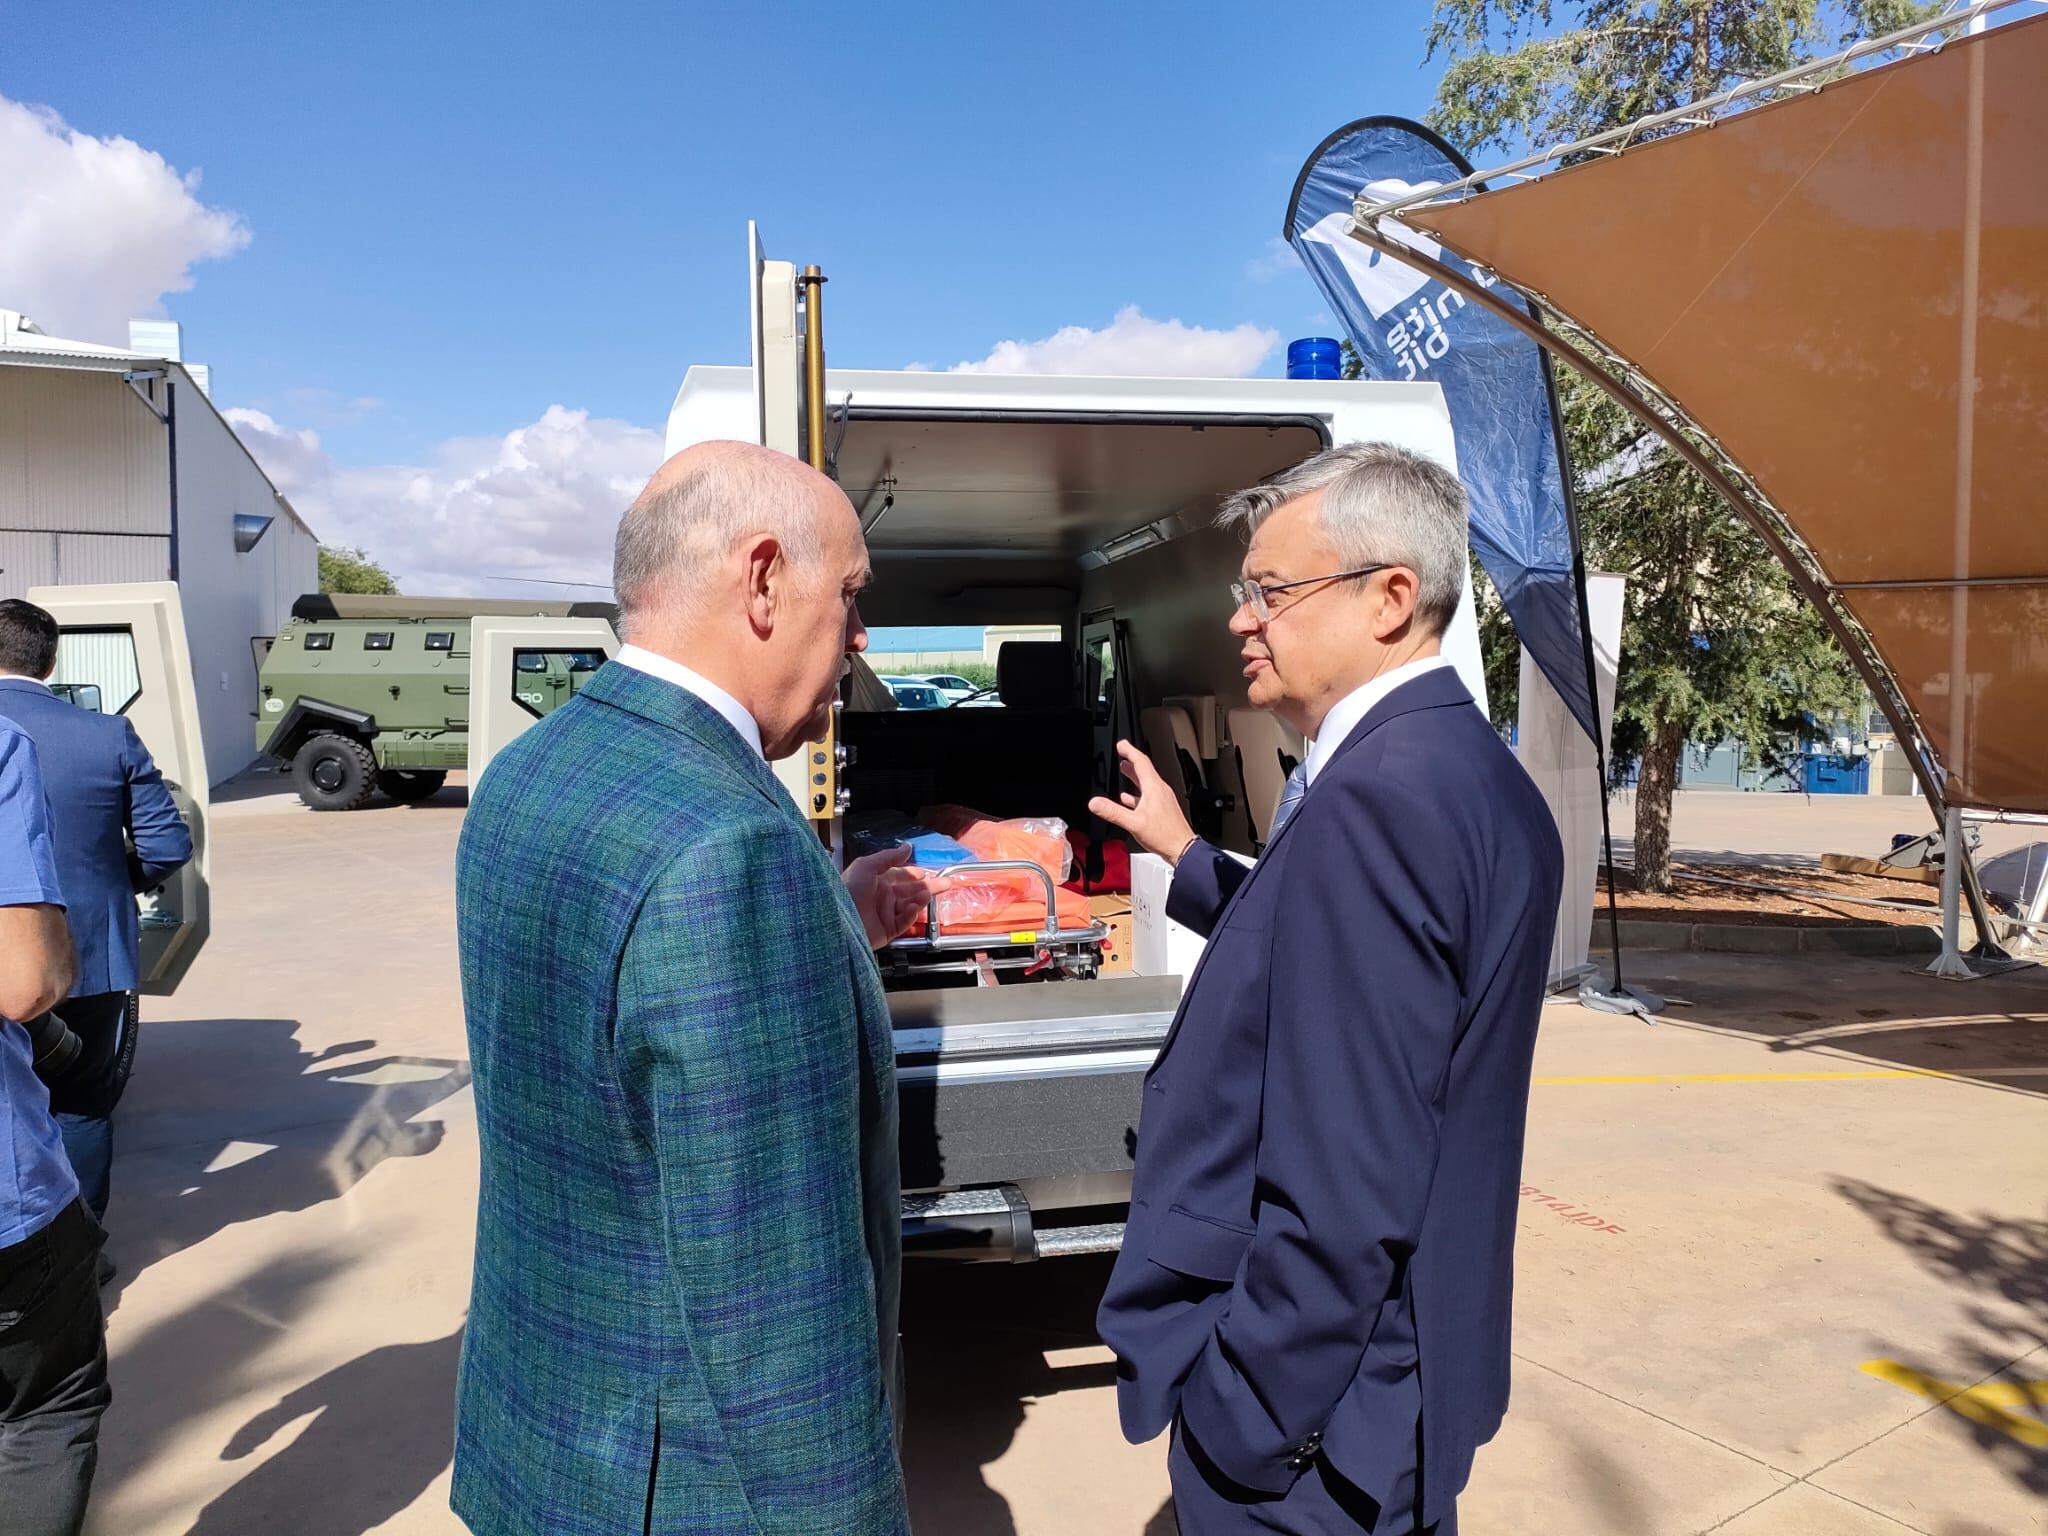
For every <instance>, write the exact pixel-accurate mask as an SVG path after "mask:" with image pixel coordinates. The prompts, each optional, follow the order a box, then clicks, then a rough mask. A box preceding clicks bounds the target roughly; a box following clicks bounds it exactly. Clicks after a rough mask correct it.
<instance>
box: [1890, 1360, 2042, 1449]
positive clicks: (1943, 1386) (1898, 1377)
mask: <svg viewBox="0 0 2048 1536" xmlns="http://www.w3.org/2000/svg"><path fill="white" fill-rule="evenodd" d="M1857 1369H1858V1370H1859V1371H1861V1372H1863V1374H1864V1375H1866V1376H1875V1377H1876V1378H1877V1379H1878V1380H1879V1381H1886V1382H1890V1383H1891V1384H1892V1385H1893V1386H1895V1387H1902V1388H1904V1389H1905V1390H1906V1391H1908V1392H1911V1393H1912V1394H1914V1395H1915V1396H1916V1397H1924V1398H1926V1399H1927V1400H1928V1401H1929V1402H1932V1403H1936V1404H1939V1405H1940V1406H1941V1407H1943V1408H1946V1409H1948V1410H1949V1411H1950V1412H1951V1413H1955V1414H1959V1415H1961V1416H1962V1417H1963V1418H1966V1419H1968V1420H1969V1421H1970V1422H1971V1423H1972V1424H1981V1425H1983V1426H1984V1427H1985V1428H1986V1429H1995V1430H1997V1431H1998V1432H1999V1433H2000V1434H2002V1435H2010V1436H2011V1437H2012V1438H2013V1439H2015V1440H2017V1441H2019V1443H2020V1444H2022V1445H2031V1446H2034V1447H2036V1448H2037V1449H2038V1448H2042V1447H2048V1423H2044V1422H2042V1420H2041V1419H2040V1418H2038V1417H2036V1416H2035V1415H2032V1414H2019V1413H2013V1412H2011V1411H2010V1410H2012V1409H2014V1408H2032V1409H2035V1410H2039V1409H2042V1408H2048V1381H1987V1382H1984V1383H1982V1384H1980V1385H1978V1386H1974V1387H1966V1386H1964V1385H1963V1384H1962V1383H1961V1382H1958V1381H1943V1380H1942V1379H1941V1378H1940V1377H1939V1376H1930V1375H1928V1374H1927V1373H1926V1372H1925V1371H1916V1370H1914V1369H1913V1367H1912V1366H1910V1365H1901V1364H1900V1363H1899V1362H1898V1361H1896V1360H1866V1361H1864V1362H1863V1363H1862V1364H1861V1365H1859V1366H1858V1367H1857Z"/></svg>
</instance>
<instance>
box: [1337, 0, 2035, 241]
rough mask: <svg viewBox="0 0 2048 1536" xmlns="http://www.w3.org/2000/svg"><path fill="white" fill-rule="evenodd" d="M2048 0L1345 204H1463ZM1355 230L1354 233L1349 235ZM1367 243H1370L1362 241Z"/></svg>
mask: <svg viewBox="0 0 2048 1536" xmlns="http://www.w3.org/2000/svg"><path fill="white" fill-rule="evenodd" d="M2044 4H2048V0H1974V3H1969V4H1963V3H1952V4H1951V5H1950V6H1949V7H1948V9H1946V10H1945V11H1943V12H1942V13H1941V14H1940V15H1938V16H1932V17H1929V18H1928V19H1927V20H1925V21H1918V22H1915V23H1914V24H1913V25H1912V26H1910V27H1901V28H1900V29H1899V30H1898V31H1896V32H1888V33H1886V34H1885V35H1884V36H1882V37H1874V38H1869V39H1866V40H1865V41H1863V42H1860V43H1854V44H1852V45H1850V46H1849V47H1847V48H1844V49H1842V50H1841V51H1840V52H1837V53H1833V54H1830V55H1828V56H1827V57H1826V58H1822V59H1813V60H1810V61H1808V62H1807V63H1805V64H1801V65H1799V66H1797V67H1796V68H1793V69H1787V70H1782V71H1780V72H1779V73H1778V74H1775V75H1766V76H1765V77H1764V78H1763V79H1761V80H1749V81H1745V82H1743V83H1742V84H1741V85H1737V86H1731V87H1730V88H1729V89H1727V90H1725V91H1722V92H1719V93H1718V94H1716V95H1713V96H1708V97H1705V98H1703V99H1701V100H1699V101H1696V102H1692V103H1690V104H1688V105H1686V106H1683V107H1673V108H1671V109H1669V110H1668V111H1664V112H1653V113H1651V114H1649V115H1648V116H1646V117H1639V118H1637V119H1635V121H1633V122H1630V123H1626V124H1624V125H1623V126H1621V127H1619V128H1608V129H1605V130H1603V131H1601V132H1599V133H1595V134H1590V135H1588V136H1587V137H1585V138H1582V139H1574V140H1573V141H1572V142H1571V143H1569V144H1560V145H1558V146H1556V147H1555V148H1552V149H1543V150H1537V151H1536V152H1534V153H1532V154H1527V155H1524V156H1522V157H1521V158H1520V159H1518V160H1510V161H1509V162H1507V163H1506V164H1505V165H1497V166H1494V167H1492V168H1491V169H1489V170H1483V171H1474V172H1473V173H1472V174H1471V175H1469V176H1462V177H1460V178H1459V179H1458V180H1456V181H1447V182H1444V183H1442V184H1441V185H1439V186H1434V187H1424V188H1421V189H1419V190H1417V191H1414V192H1410V193H1408V194H1406V195H1405V196H1402V197H1390V198H1374V197H1369V196H1368V195H1366V193H1364V192H1362V191H1361V192H1360V193H1359V194H1358V196H1357V197H1356V198H1355V199H1353V202H1352V216H1353V218H1354V220H1355V221H1356V222H1357V223H1358V224H1363V223H1366V222H1367V221H1368V220H1374V219H1383V218H1388V217H1392V216H1397V215H1399V214H1400V213H1402V212H1403V211H1404V210H1406V209H1411V208H1416V207H1420V206H1423V205H1425V204H1427V205H1431V206H1441V205H1443V204H1445V203H1462V202H1464V201H1465V200H1466V199H1467V198H1470V197H1474V196H1477V195H1478V194H1479V193H1481V192H1485V191H1487V190H1488V189H1489V186H1490V185H1491V184H1494V183H1499V182H1503V181H1534V180H1536V179H1537V177H1538V176H1539V175H1542V174H1544V172H1545V168H1554V167H1557V166H1559V165H1561V164H1562V163H1564V162H1567V161H1576V160H1580V159H1583V158H1584V157H1586V156H1588V155H1618V154H1620V153H1621V152H1622V151H1623V150H1625V149H1629V148H1631V147H1633V146H1634V145H1637V144H1642V143H1645V142H1647V141H1648V140H1650V139H1653V138H1655V137H1657V136H1658V135H1659V134H1660V133H1662V132H1663V131H1664V130H1666V129H1673V130H1679V131H1684V130H1686V129H1691V128H1711V127H1712V126H1713V125H1714V124H1715V122H1717V121H1718V120H1719V119H1720V118H1721V117H1722V116H1723V115H1725V114H1727V113H1729V112H1731V111H1739V110H1741V109H1743V108H1747V107H1754V106H1761V105H1763V104H1764V103H1765V102H1768V101H1773V100H1776V99H1778V98H1779V97H1781V96H1787V95H1805V94H1807V93H1808V92H1812V91H1817V90H1819V89H1820V88H1821V87H1822V86H1824V85H1826V84H1828V83H1829V81H1830V80H1832V79H1834V78H1836V77H1837V76H1839V75H1840V74H1841V73H1842V72H1843V71H1845V70H1850V69H1854V68H1855V67H1856V66H1858V65H1860V64H1868V63H1870V62H1872V61H1873V60H1876V61H1879V62H1884V61H1886V56H1887V55H1890V54H1894V53H1927V52H1931V51H1934V50H1936V49H1938V48H1940V47H1942V46H1943V45H1944V44H1946V43H1947V42H1949V41H1951V40H1952V39H1951V38H1948V37H1943V36H1940V35H1939V34H1942V33H1953V34H1955V35H1957V36H1960V35H1962V34H1963V33H1966V32H1971V31H1981V30H1982V29H1983V28H1984V26H1985V24H1986V22H1987V21H1988V20H1989V18H1990V17H1991V15H1992V14H1993V13H1994V12H1997V11H2003V10H2009V9H2011V8H2013V7H2015V6H2023V5H2024V6H2033V7H2036V8H2038V7H2040V6H2042V5H2044ZM1356 232H1357V231H1356V229H1355V228H1354V230H1353V233H1356ZM1366 243H1367V244H1368V245H1371V244H1372V243H1373V242H1371V241H1367V242H1366ZM1402 259H1403V260H1404V261H1406V262H1407V263H1408V264H1409V265H1410V266H1419V265H1421V264H1420V263H1419V262H1417V261H1415V259H1414V257H1413V255H1412V254H1405V255H1403V257H1402Z"/></svg>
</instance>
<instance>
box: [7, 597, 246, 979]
mask: <svg viewBox="0 0 2048 1536" xmlns="http://www.w3.org/2000/svg"><path fill="white" fill-rule="evenodd" d="M28 600H29V601H30V602H32V603H34V604H36V605H37V606H38V607H40V608H43V609H46V610H47V611H48V612H49V613H51V614H52V615H54V616H55V618H56V620H57V623H58V626H59V628H60V630H61V633H60V635H59V636H58V640H57V670H56V671H55V672H54V673H53V674H52V675H51V679H50V681H51V685H52V687H53V688H54V689H55V690H56V691H57V692H58V693H59V694H60V695H62V696H63V697H65V698H68V699H69V700H70V701H71V702H72V703H73V704H75V705H77V706H78V707H79V708H80V709H90V710H93V711H95V712H96V713H99V714H106V715H126V716H127V717H128V721H129V723H130V724H131V725H133V726H134V727H135V734H136V735H137V736H139V737H140V738H141V739H142V744H143V746H144V747H146V748H148V749H149V755H150V756H151V757H152V758H154V759H155V761H156V765H157V768H158V769H159V770H160V771H161V772H162V774H163V776H164V784H165V786H166V787H167V788H168V789H169V790H170V792H171V798H172V799H173V800H174V801H175V802H176V803H177V806H178V811H179V814H181V815H182V816H183V817H184V818H185V825H186V826H187V827H189V828H190V829H191V831H192V860H191V862H190V863H188V864H187V865H185V867H184V868H183V869H180V870H179V871H178V872H177V873H176V874H174V875H172V876H171V877H170V878H169V879H168V880H166V881H165V882H164V883H163V884H162V885H160V886H158V887H156V888H155V889H154V890H150V891H145V892H143V893H142V894H141V895H140V896H138V897H137V898H136V905H137V906H138V907H139V908H140V911H141V918H142V945H141V953H140V955H139V956H138V959H139V968H140V971H141V977H142V986H141V990H142V991H144V992H146V993H148V994H150V995H151V996H153V997H154V996H162V995H164V994H165V993H168V992H170V991H172V990H173V989H174V988H176V986H177V985H178V982H179V981H180V980H181V979H182V978H183V977H184V974H185V972H186V970H187V969H188V968H189V967H190V966H191V964H192V961H193V958H194V957H195V956H197V955H198V953H199V951H200V948H201V946H203V945H204V944H205V943H206V935H207V930H208V926H209V921H210V916H209V913H210V902H209V897H208V879H209V871H210V869H211V867H212V857H211V851H210V849H209V847H208V844H209V843H210V841H211V839H210V838H209V837H208V835H207V834H208V831H209V828H208V826H207V813H208V806H209V802H208V798H207V792H206V750H205V747H204V745H203V744H202V743H201V741H200V736H199V699H198V695H197V693H196V692H195V691H194V690H193V686H192V657H191V653H190V651H189V650H188V648H187V646H186V640H185V612H184V609H183V607H181V606H180V603H179V599H178V588H177V586H176V584H174V583H172V582H168V581H140V582H126V583H120V584H116V585H110V586H76V587H31V588H30V589H29V592H28Z"/></svg>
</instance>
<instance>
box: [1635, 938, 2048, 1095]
mask: <svg viewBox="0 0 2048 1536" xmlns="http://www.w3.org/2000/svg"><path fill="white" fill-rule="evenodd" d="M1623 959H1624V966H1625V974H1626V976H1627V978H1628V979H1629V980H1630V981H1632V982H1640V983H1642V984H1643V985H1645V986H1647V987H1649V988H1650V989H1651V990H1652V991H1656V992H1661V993H1664V994H1665V995H1666V996H1668V997H1671V998H1673V999H1683V1000H1684V1001H1683V1002H1682V1003H1680V1002H1676V1001H1675V1002H1674V1004H1673V1006H1672V1009H1671V1011H1670V1012H1669V1013H1668V1014H1666V1015H1664V1016H1663V1020H1662V1021H1663V1022H1665V1023H1670V1024H1679V1025H1695V1026H1704V1027H1706V1028H1709V1029H1717V1030H1730V1031H1734V1032H1736V1033H1739V1034H1742V1035H1746V1036H1748V1037H1750V1038H1752V1039H1762V1040H1764V1041H1765V1042H1767V1044H1768V1047H1769V1049H1770V1050H1772V1051H1773V1052H1778V1053H1782V1054H1787V1055H1789V1054H1794V1053H1810V1056H1811V1057H1820V1058H1823V1059H1820V1060H1813V1059H1809V1060H1808V1061H1806V1062H1804V1063H1802V1064H1801V1066H1800V1068H1799V1070H1808V1069H1810V1070H1814V1071H1829V1070H1837V1069H1847V1068H1848V1067H1849V1066H1850V1065H1851V1062H1850V1061H1847V1060H1844V1059H1843V1058H1857V1057H1862V1058H1866V1059H1868V1060H1869V1061H1871V1062H1874V1063H1877V1064H1881V1065H1889V1066H1897V1067H1910V1068H1913V1069H1915V1070H1919V1071H1933V1072H1942V1073H1946V1074H1948V1075H1951V1076H1954V1077H1961V1078H1968V1079H1971V1080H1973V1081H1976V1082H1979V1083H1981V1084H1983V1085H1984V1086H1986V1087H1992V1088H1999V1089H2003V1090H2005V1091H2006V1092H2009V1093H2023V1094H2030V1095H2036V1096H2039V1095H2043V1094H2048V968H2042V967H2039V966H2036V967H2032V968H2030V969H2027V970H2022V971H2015V972H2013V973H2011V974H2010V975H2006V976H1997V977H1991V978H1987V979H1985V980H1981V981H1973V982H1953V981H1939V980H1936V979H1935V978H1933V977H1930V976H1922V975H1920V974H1918V969H1919V967H1920V966H1921V965H1922V964H1924V963H1925V962H1924V961H1921V960H1914V959H1909V958H1904V957H1900V956H1846V955H1845V956H1823V955H1798V956H1793V955H1769V956H1756V955H1738V954H1690V953H1684V952H1677V951H1669V950H1631V951H1627V952H1625V954H1624V957H1623ZM1829 1057H1832V1058H1833V1061H1832V1063H1831V1062H1830V1061H1829V1060H1827V1059H1825V1058H1829ZM1788 1070H1790V1068H1789V1066H1788Z"/></svg>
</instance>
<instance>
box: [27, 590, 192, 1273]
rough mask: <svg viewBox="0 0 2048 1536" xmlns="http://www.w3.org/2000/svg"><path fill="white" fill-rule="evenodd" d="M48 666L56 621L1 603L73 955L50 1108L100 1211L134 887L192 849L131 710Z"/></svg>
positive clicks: (132, 940)
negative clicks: (65, 1062)
mask: <svg viewBox="0 0 2048 1536" xmlns="http://www.w3.org/2000/svg"><path fill="white" fill-rule="evenodd" d="M56 666H57V621H56V620H55V619H54V618H52V617H51V616H50V615H49V614H48V613H46V612H45V611H44V610H43V609H41V608H38V607H37V606H36V605H35V604H34V603H27V602H23V601H21V600H20V599H18V598H10V599H8V600H6V601H5V602H0V717H4V718H7V719H10V720H12V721H13V722H14V723H15V724H16V725H17V726H19V727H20V729H21V731H22V733H23V734H24V735H26V736H27V737H28V738H29V739H30V740H31V741H33V742H34V743H35V747H36V756H37V757H38V758H39V759H40V760H41V763H42V769H43V784H44V787H45V789H46V790H47V791H48V794H49V799H50V817H51V822H52V826H53V830H54V832H55V834H56V836H55V841H56V847H57V883H58V885H59V886H60V887H61V888H62V890H63V892H64V900H65V903H66V905H67V906H68V907H69V909H70V911H69V914H68V916H69V919H70V923H71V939H72V943H73V945H74V946H75V948H76V950H77V959H78V980H77V982H76V984H75V985H74V986H73V987H72V990H71V996H70V997H68V998H67V999H65V1000H64V1001H63V1002H61V1003H59V1004H58V1005H57V1006H56V1007H55V1008H54V1009H53V1010H51V1011H52V1012H54V1013H55V1014H56V1015H57V1016H58V1018H60V1019H62V1020H63V1021H64V1023H65V1025H66V1026H68V1027H69V1028H70V1030H71V1032H72V1033H73V1034H75V1035H76V1036H77V1037H78V1039H79V1043H80V1045H81V1047H82V1049H81V1050H80V1052H79V1054H78V1056H77V1057H76V1059H75V1060H74V1061H72V1062H71V1063H70V1065H69V1066H68V1067H65V1068H62V1069H61V1070H59V1069H50V1070H49V1084H50V1108H51V1109H52V1110H54V1111H55V1112H56V1116H57V1125H58V1128H59V1129H60V1130H62V1132H63V1133H64V1150H65V1152H66V1153H68V1154H69V1155H70V1158H71V1166H72V1169H73V1170H74V1171H75V1172H76V1173H77V1175H78V1183H79V1187H80V1191H81V1193H82V1194H83V1195H84V1196H85V1203H86V1204H87V1206H89V1207H90V1208H91V1210H92V1214H93V1216H94V1218H95V1219H99V1218H102V1217H104V1216H105V1215H106V1210H107V1192H108V1181H109V1175H110V1173H111V1171H112V1167H113V1161H114V1123H113V1115H114V1105H115V1103H116V1102H117V1101H118V1100H119V1099H120V1097H121V1090H122V1088H123V1087H124V1086H125V1083H124V1080H123V1073H122V1070H121V1062H122V1057H123V1052H122V1049H121V1045H122V1039H121V1035H122V1031H123V1029H124V1028H125V1027H126V1025H127V1021H128V994H129V993H130V992H132V991H133V990H134V989H135V988H136V986H137V985H138V984H139V983H140V979H141V978H140V975H139V972H138V968H137V960H136V954H137V949H138V947H139V945H140V942H141V929H140V924H139V920H138V916H137V912H136V908H135V898H136V896H137V894H138V893H140V892H143V891H147V890H151V889H153V888H155V887H156V886H159V885H162V884H163V883H164V881H165V880H167V879H168V878H170V876H171V875H172V874H174V873H175V872H176V871H177V870H178V868H179V866H181V865H182V864H184V863H185V861H186V860H187V859H189V858H191V857H192V834H191V833H190V832H189V831H188V830H187V829H186V826H185V819H184V817H182V816H180V815H179V814H178V807H177V805H176V804H175V803H174V802H173V801H172V799H171V792H170V791H169V790H168V789H166V788H165V787H164V781H163V775H162V774H160V773H158V772H157V767H156V764H155V763H154V762H152V761H150V756H149V752H148V749H147V748H145V747H144V746H143V745H142V741H141V739H140V738H139V737H137V736H136V734H135V727H134V726H133V725H131V724H129V722H128V718H127V716H125V715H119V714H113V715H103V714H95V713H94V712H92V711H91V710H87V709H80V708H79V707H77V706H76V705H74V704H72V703H70V702H69V701H67V700H65V699H60V698H58V697H57V696H56V695H55V694H53V693H52V692H51V691H50V689H49V686H48V682H47V679H48V678H49V676H50V674H51V673H52V672H54V671H55V670H56ZM108 702H110V703H113V704H116V705H118V704H119V703H120V702H122V701H120V700H110V701H108ZM101 1267H102V1273H103V1274H104V1273H108V1272H110V1268H109V1266H106V1265H104V1264H103V1265H102V1266H101Z"/></svg>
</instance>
